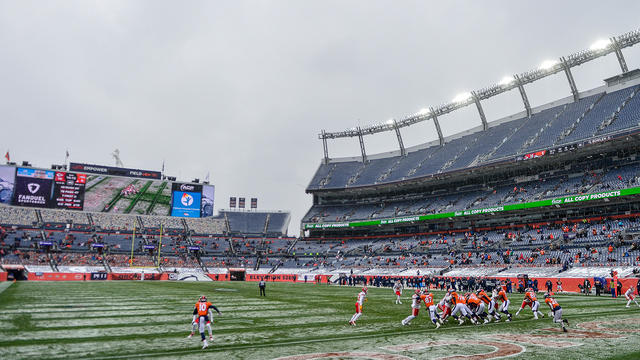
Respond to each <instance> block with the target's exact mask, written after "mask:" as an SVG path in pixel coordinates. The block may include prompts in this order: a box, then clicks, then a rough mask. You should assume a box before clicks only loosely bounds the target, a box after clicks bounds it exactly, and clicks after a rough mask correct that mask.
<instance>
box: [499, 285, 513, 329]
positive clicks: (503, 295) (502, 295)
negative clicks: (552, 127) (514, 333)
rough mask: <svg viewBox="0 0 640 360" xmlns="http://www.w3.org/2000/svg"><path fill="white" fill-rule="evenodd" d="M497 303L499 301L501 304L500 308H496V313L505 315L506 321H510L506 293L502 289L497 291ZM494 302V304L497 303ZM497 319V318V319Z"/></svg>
mask: <svg viewBox="0 0 640 360" xmlns="http://www.w3.org/2000/svg"><path fill="white" fill-rule="evenodd" d="M497 301H501V302H502V304H500V307H499V308H498V311H499V312H501V313H503V314H505V315H507V320H506V321H511V313H509V298H507V292H506V291H505V290H504V288H502V289H500V291H498V298H497ZM497 301H496V303H497ZM498 319H499V318H498Z"/></svg>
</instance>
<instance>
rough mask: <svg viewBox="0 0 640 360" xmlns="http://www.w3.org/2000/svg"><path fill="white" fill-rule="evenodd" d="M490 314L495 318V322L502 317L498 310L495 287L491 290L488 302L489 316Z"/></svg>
mask: <svg viewBox="0 0 640 360" xmlns="http://www.w3.org/2000/svg"><path fill="white" fill-rule="evenodd" d="M491 315H493V317H494V318H495V319H496V320H495V321H496V322H499V321H500V318H502V316H501V315H500V313H499V312H498V290H497V289H493V290H491V302H490V303H489V316H491Z"/></svg>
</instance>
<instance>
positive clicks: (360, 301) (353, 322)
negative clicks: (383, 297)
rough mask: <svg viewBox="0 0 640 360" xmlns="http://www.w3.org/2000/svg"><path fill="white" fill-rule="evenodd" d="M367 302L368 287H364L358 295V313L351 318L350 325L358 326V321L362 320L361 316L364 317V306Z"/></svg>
mask: <svg viewBox="0 0 640 360" xmlns="http://www.w3.org/2000/svg"><path fill="white" fill-rule="evenodd" d="M365 301H367V287H366V286H365V287H363V288H362V291H360V293H359V294H358V297H357V299H356V313H355V314H353V316H352V317H351V320H349V324H351V325H353V326H356V320H358V318H360V316H362V306H363V305H364V302H365Z"/></svg>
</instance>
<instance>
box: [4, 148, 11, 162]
mask: <svg viewBox="0 0 640 360" xmlns="http://www.w3.org/2000/svg"><path fill="white" fill-rule="evenodd" d="M4 158H5V159H7V162H9V161H11V156H9V150H7V153H6V154H4Z"/></svg>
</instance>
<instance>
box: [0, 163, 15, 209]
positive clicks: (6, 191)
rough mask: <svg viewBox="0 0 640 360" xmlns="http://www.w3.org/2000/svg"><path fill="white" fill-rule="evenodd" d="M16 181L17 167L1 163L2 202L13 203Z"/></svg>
mask: <svg viewBox="0 0 640 360" xmlns="http://www.w3.org/2000/svg"><path fill="white" fill-rule="evenodd" d="M15 182H16V168H15V167H13V166H2V165H0V204H11V199H13V188H14V187H15Z"/></svg>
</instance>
